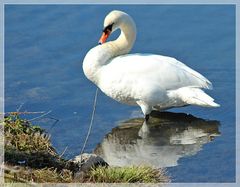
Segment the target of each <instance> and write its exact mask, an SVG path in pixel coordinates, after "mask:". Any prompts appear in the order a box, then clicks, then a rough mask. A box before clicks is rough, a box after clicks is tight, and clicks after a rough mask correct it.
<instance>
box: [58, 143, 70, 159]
mask: <svg viewBox="0 0 240 187" xmlns="http://www.w3.org/2000/svg"><path fill="white" fill-rule="evenodd" d="M67 149H68V146H66V147H65V149H64V150H63V152H62V154H61V155H60V156H59V157H60V158H62V156H63V155H64V153H65V152H66V150H67Z"/></svg>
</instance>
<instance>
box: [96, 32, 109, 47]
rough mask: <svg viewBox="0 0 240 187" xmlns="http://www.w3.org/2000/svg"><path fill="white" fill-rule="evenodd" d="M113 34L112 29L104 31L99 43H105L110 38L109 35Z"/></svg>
mask: <svg viewBox="0 0 240 187" xmlns="http://www.w3.org/2000/svg"><path fill="white" fill-rule="evenodd" d="M110 34H111V31H110V30H107V31H105V32H103V33H102V36H101V38H100V39H99V42H98V43H99V44H103V43H105V42H106V40H107V39H108V37H109V36H110Z"/></svg>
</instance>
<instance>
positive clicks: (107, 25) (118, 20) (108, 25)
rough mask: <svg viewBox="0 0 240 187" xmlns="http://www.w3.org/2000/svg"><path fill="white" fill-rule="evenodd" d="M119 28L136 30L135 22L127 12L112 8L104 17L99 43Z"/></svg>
mask: <svg viewBox="0 0 240 187" xmlns="http://www.w3.org/2000/svg"><path fill="white" fill-rule="evenodd" d="M119 28H120V29H121V30H127V29H128V30H129V28H132V30H133V32H136V26H135V23H134V21H133V19H132V18H131V17H130V16H129V15H128V14H126V13H125V12H122V11H119V10H113V11H111V12H110V13H109V14H108V15H107V16H106V17H105V20H104V25H103V33H102V36H101V38H100V40H99V44H103V43H105V42H106V40H107V38H108V37H109V36H110V34H111V33H112V32H114V31H116V30H117V29H119Z"/></svg>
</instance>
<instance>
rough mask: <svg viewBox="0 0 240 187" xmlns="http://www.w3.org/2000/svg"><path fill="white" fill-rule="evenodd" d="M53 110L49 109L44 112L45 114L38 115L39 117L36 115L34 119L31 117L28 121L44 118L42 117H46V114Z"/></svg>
mask: <svg viewBox="0 0 240 187" xmlns="http://www.w3.org/2000/svg"><path fill="white" fill-rule="evenodd" d="M51 112H52V111H51V110H49V111H48V112H47V113H44V114H43V115H41V116H38V117H35V118H32V119H29V120H28V121H33V120H36V119H39V118H42V117H44V116H46V115H48V114H49V113H51Z"/></svg>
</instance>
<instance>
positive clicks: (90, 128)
mask: <svg viewBox="0 0 240 187" xmlns="http://www.w3.org/2000/svg"><path fill="white" fill-rule="evenodd" d="M97 96H98V88H97V89H96V93H95V97H94V103H93V111H92V117H91V121H90V124H89V128H88V132H87V136H86V138H85V141H84V144H83V147H82V150H81V152H80V155H81V159H80V163H81V164H80V169H81V167H82V154H83V151H84V149H85V147H86V144H87V141H88V138H89V136H90V133H91V130H92V125H93V119H94V116H95V111H96V105H97Z"/></svg>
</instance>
